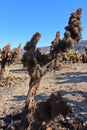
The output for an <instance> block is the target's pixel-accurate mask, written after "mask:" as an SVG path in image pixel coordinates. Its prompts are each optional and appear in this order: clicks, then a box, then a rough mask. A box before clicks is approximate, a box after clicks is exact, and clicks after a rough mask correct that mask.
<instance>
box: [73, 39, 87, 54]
mask: <svg viewBox="0 0 87 130" xmlns="http://www.w3.org/2000/svg"><path fill="white" fill-rule="evenodd" d="M85 46H87V40H81V41H80V42H79V43H78V44H77V45H76V46H75V50H78V51H79V52H84V51H85Z"/></svg>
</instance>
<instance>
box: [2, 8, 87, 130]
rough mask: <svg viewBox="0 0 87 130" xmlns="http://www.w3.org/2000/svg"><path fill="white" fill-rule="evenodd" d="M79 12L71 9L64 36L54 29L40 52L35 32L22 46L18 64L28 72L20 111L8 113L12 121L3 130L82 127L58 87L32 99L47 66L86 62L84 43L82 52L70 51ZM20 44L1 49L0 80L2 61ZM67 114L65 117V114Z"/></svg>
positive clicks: (13, 54) (78, 27)
mask: <svg viewBox="0 0 87 130" xmlns="http://www.w3.org/2000/svg"><path fill="white" fill-rule="evenodd" d="M81 13H82V9H81V8H78V9H77V10H76V12H73V13H71V16H70V18H69V21H68V25H67V26H66V27H65V33H64V38H63V39H61V38H60V31H57V32H56V37H55V39H54V40H53V41H52V42H51V46H50V52H49V53H47V54H42V53H41V51H40V48H37V47H36V46H37V43H38V41H39V39H40V38H41V34H40V33H39V32H36V33H35V34H34V35H33V36H32V38H31V39H30V41H29V42H27V43H26V45H25V47H24V54H23V57H22V60H21V61H22V64H23V66H24V67H26V70H27V72H28V75H29V77H30V78H29V88H28V93H27V97H26V100H25V104H24V107H23V109H22V110H21V112H20V113H18V112H16V114H14V115H10V117H11V118H16V119H17V120H16V119H15V121H14V122H12V123H10V124H8V125H6V126H4V127H2V128H4V129H5V130H63V129H64V130H68V129H69V130H86V129H87V126H86V124H84V123H83V122H82V121H81V120H80V119H78V118H76V117H74V118H72V116H70V117H68V116H69V115H72V113H73V112H74V111H73V109H72V107H71V106H70V105H69V104H68V102H66V101H65V100H64V98H63V97H62V95H61V92H60V91H56V92H55V93H53V94H51V95H50V96H49V97H48V99H47V100H45V101H41V102H36V100H35V96H36V93H37V90H38V88H39V87H40V83H41V81H42V79H43V77H44V76H45V75H46V74H47V73H48V72H49V71H50V70H60V69H62V66H63V65H64V64H66V63H69V64H71V63H86V62H87V47H86V48H85V52H84V53H79V52H76V51H74V46H75V45H76V44H78V42H79V40H80V39H81V31H82V28H81ZM20 47H21V44H20V45H19V46H18V47H17V48H16V49H14V50H13V51H10V44H8V45H6V46H5V47H4V48H3V49H2V50H1V61H0V62H1V63H0V64H1V80H2V79H3V78H4V71H5V66H6V64H8V65H10V64H12V63H13V62H15V59H17V58H18V56H19V49H20ZM67 117H68V118H67Z"/></svg>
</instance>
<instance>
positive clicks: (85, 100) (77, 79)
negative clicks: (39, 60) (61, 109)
mask: <svg viewBox="0 0 87 130" xmlns="http://www.w3.org/2000/svg"><path fill="white" fill-rule="evenodd" d="M7 68H8V69H9V72H10V74H9V75H11V76H13V77H15V80H14V81H13V80H12V79H10V81H9V84H6V83H5V82H3V83H0V122H1V121H2V118H4V117H6V115H8V114H12V113H15V112H17V111H18V112H20V111H21V110H22V108H23V107H24V105H25V100H26V97H27V92H28V87H29V79H30V77H29V75H28V73H27V71H26V69H25V68H23V65H22V64H14V65H10V66H9V67H7ZM57 91H60V93H61V94H62V96H63V98H64V100H65V101H66V102H67V103H68V104H69V105H70V106H71V107H72V109H73V113H72V116H73V117H77V118H79V119H80V120H82V121H83V122H85V123H86V124H87V63H84V64H83V63H75V64H71V63H62V65H61V69H55V70H49V71H48V72H47V73H46V74H45V76H44V77H43V78H42V80H41V83H40V87H39V88H38V90H37V94H36V97H35V100H37V101H45V100H46V99H47V98H48V97H49V95H50V94H51V93H55V92H57Z"/></svg>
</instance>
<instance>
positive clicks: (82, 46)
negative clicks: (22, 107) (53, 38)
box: [20, 40, 87, 55]
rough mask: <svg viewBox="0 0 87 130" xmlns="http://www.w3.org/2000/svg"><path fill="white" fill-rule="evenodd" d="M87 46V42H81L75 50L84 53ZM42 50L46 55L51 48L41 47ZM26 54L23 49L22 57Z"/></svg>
mask: <svg viewBox="0 0 87 130" xmlns="http://www.w3.org/2000/svg"><path fill="white" fill-rule="evenodd" d="M86 45H87V40H81V41H80V42H79V43H78V44H76V46H75V50H78V51H79V52H84V51H85V46H86ZM40 48H41V52H42V53H43V52H44V53H45V52H48V51H49V50H50V46H45V47H40ZM23 53H24V49H23V48H21V50H20V54H21V55H22V54H23Z"/></svg>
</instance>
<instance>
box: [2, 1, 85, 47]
mask: <svg viewBox="0 0 87 130" xmlns="http://www.w3.org/2000/svg"><path fill="white" fill-rule="evenodd" d="M79 7H81V8H82V9H83V11H82V20H81V21H82V27H83V31H82V36H83V39H85V40H86V39H87V0H0V48H2V47H3V46H4V45H6V44H7V43H9V42H10V43H11V44H12V48H13V47H16V46H17V45H18V44H19V43H20V42H22V43H23V44H22V47H24V45H25V44H26V42H27V41H29V40H30V38H31V37H32V35H33V34H34V33H35V32H37V31H39V32H40V33H41V34H42V37H41V39H40V41H39V42H38V46H48V45H50V43H51V41H52V40H53V39H54V37H55V33H56V31H60V32H61V38H63V34H64V32H65V30H64V27H65V26H66V25H67V23H68V19H69V17H70V13H71V12H73V11H76V9H77V8H79Z"/></svg>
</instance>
